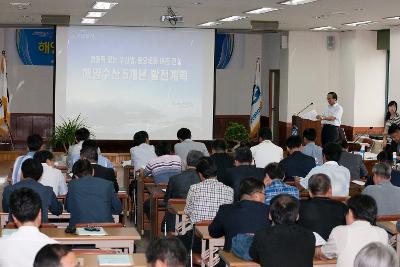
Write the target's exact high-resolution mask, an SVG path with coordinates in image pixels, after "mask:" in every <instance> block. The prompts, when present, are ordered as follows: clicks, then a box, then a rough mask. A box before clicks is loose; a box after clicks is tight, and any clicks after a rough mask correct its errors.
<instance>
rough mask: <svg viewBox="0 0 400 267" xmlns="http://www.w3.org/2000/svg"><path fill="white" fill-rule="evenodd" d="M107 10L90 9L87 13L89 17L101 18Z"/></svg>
mask: <svg viewBox="0 0 400 267" xmlns="http://www.w3.org/2000/svg"><path fill="white" fill-rule="evenodd" d="M106 13H107V12H97V11H89V12H88V13H87V14H86V17H87V18H101V17H103V16H104V15H105V14H106Z"/></svg>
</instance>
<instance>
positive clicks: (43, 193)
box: [3, 178, 63, 222]
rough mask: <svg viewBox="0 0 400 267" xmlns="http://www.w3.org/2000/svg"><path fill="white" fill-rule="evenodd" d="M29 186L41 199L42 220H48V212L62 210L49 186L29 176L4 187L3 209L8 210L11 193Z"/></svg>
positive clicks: (53, 212)
mask: <svg viewBox="0 0 400 267" xmlns="http://www.w3.org/2000/svg"><path fill="white" fill-rule="evenodd" d="M23 187H26V188H30V189H32V190H33V191H35V192H36V193H37V194H38V195H39V196H40V198H41V200H42V222H48V212H49V211H50V212H51V213H52V214H54V215H60V214H61V213H62V212H63V206H62V204H61V203H60V202H58V200H57V197H56V195H55V194H54V191H53V188H52V187H51V186H44V185H42V184H41V183H39V182H36V181H35V180H33V179H31V178H24V179H22V180H21V181H20V182H18V183H16V184H14V185H9V186H7V187H6V188H4V192H3V211H5V212H10V196H11V193H12V192H13V191H14V190H16V189H20V188H23Z"/></svg>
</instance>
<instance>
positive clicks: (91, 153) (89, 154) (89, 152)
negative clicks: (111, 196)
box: [81, 140, 119, 193]
mask: <svg viewBox="0 0 400 267" xmlns="http://www.w3.org/2000/svg"><path fill="white" fill-rule="evenodd" d="M88 141H90V140H86V141H85V142H88ZM97 149H98V147H97V145H96V144H95V143H91V144H90V145H89V144H87V145H85V143H84V145H83V146H82V149H81V159H87V160H88V161H89V162H90V164H92V168H93V171H94V174H93V176H94V177H97V178H102V179H105V180H107V181H110V182H112V183H113V186H114V190H115V192H116V193H118V191H119V185H118V181H117V177H116V175H115V171H114V169H113V168H106V167H103V166H101V165H99V164H97V160H98V156H99V155H98V154H97Z"/></svg>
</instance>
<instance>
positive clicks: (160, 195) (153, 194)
mask: <svg viewBox="0 0 400 267" xmlns="http://www.w3.org/2000/svg"><path fill="white" fill-rule="evenodd" d="M165 187H166V186H165V185H147V186H146V188H147V190H148V191H149V193H150V240H153V239H155V238H156V237H158V236H161V224H162V221H163V219H164V215H165V204H164V195H165V192H164V191H163V190H162V189H163V188H165Z"/></svg>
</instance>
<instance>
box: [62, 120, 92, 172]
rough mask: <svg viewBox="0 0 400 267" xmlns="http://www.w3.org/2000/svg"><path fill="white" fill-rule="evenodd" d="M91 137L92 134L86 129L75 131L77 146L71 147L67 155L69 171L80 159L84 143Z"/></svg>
mask: <svg viewBox="0 0 400 267" xmlns="http://www.w3.org/2000/svg"><path fill="white" fill-rule="evenodd" d="M89 137H90V132H89V130H88V129H86V128H80V129H78V130H76V131H75V141H76V144H74V145H71V146H69V148H68V154H67V166H68V169H69V170H70V169H72V166H73V165H74V163H75V162H74V160H75V161H76V160H78V159H79V155H80V152H81V149H82V144H83V141H85V140H87V139H89Z"/></svg>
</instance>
